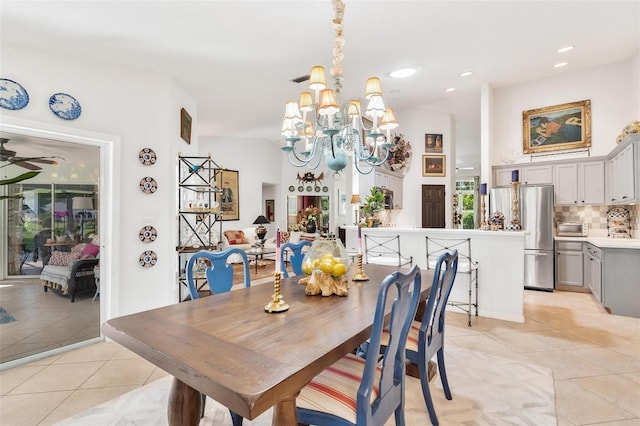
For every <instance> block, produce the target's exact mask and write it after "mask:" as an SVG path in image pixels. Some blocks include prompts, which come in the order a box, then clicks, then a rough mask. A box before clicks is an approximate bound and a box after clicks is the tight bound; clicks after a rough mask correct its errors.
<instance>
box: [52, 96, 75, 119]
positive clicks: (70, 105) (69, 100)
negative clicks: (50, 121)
mask: <svg viewBox="0 0 640 426" xmlns="http://www.w3.org/2000/svg"><path fill="white" fill-rule="evenodd" d="M49 109H51V112H53V113H54V114H55V115H57V116H58V117H60V118H62V119H63V120H75V119H76V118H78V117H80V113H82V107H81V106H80V102H78V101H77V100H76V98H74V97H73V96H71V95H67V94H66V93H56V94H53V95H51V97H50V98H49Z"/></svg>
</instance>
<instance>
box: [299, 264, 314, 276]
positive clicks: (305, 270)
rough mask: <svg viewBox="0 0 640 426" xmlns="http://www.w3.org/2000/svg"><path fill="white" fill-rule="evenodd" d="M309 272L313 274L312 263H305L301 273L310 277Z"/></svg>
mask: <svg viewBox="0 0 640 426" xmlns="http://www.w3.org/2000/svg"><path fill="white" fill-rule="evenodd" d="M311 272H313V262H305V263H304V264H303V265H302V273H303V274H305V275H311Z"/></svg>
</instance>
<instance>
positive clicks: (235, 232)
mask: <svg viewBox="0 0 640 426" xmlns="http://www.w3.org/2000/svg"><path fill="white" fill-rule="evenodd" d="M222 235H223V236H222V239H221V248H222V250H225V249H227V248H229V247H237V248H239V249H241V250H249V249H250V248H251V247H253V246H255V245H256V244H257V243H258V237H257V236H256V228H255V227H252V228H244V229H229V230H226V231H224V232H223V233H222ZM319 236H320V234H317V233H316V234H310V233H306V232H298V231H295V232H289V231H281V232H280V243H283V244H284V243H286V242H287V241H290V242H292V243H297V242H298V241H300V240H303V239H304V240H309V241H311V242H313V241H315V240H316V238H318V237H319ZM264 248H265V249H274V250H275V248H276V237H275V235H274V236H271V237H269V238H266V239H265V240H264ZM229 261H230V262H232V263H240V262H241V261H242V258H241V257H240V256H238V255H231V256H230V257H229Z"/></svg>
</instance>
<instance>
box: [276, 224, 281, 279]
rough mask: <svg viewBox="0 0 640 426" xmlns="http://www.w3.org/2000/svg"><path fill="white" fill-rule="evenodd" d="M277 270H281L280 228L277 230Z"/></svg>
mask: <svg viewBox="0 0 640 426" xmlns="http://www.w3.org/2000/svg"><path fill="white" fill-rule="evenodd" d="M276 272H280V228H278V229H277V230H276Z"/></svg>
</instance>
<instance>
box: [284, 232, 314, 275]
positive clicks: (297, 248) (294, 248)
mask: <svg viewBox="0 0 640 426" xmlns="http://www.w3.org/2000/svg"><path fill="white" fill-rule="evenodd" d="M305 246H311V241H307V240H301V241H300V242H297V243H291V242H289V243H284V244H282V245H281V246H280V270H281V271H282V276H283V277H284V278H287V277H288V276H289V272H288V271H287V267H286V265H285V263H284V258H285V257H284V253H285V251H286V250H287V249H288V250H290V251H291V254H289V256H288V260H289V263H291V269H293V274H294V275H302V259H304V254H302V248H303V247H305Z"/></svg>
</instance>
